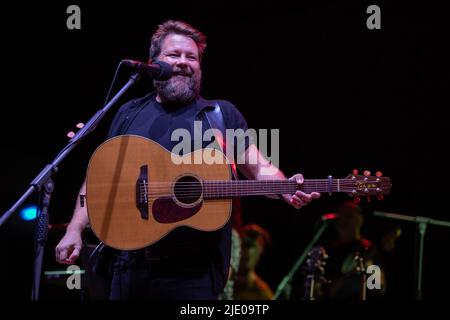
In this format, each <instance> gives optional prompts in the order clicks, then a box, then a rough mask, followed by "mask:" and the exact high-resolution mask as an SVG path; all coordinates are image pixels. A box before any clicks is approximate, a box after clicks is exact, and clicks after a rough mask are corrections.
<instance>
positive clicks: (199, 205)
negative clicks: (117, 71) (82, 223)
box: [86, 135, 231, 250]
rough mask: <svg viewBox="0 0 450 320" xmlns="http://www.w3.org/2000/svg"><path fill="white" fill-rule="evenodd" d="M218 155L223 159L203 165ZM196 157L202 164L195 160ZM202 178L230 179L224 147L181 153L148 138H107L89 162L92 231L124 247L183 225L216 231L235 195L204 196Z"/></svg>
mask: <svg viewBox="0 0 450 320" xmlns="http://www.w3.org/2000/svg"><path fill="white" fill-rule="evenodd" d="M205 150H207V151H208V152H205ZM218 157H219V158H220V157H222V160H223V161H221V162H219V164H218V163H217V161H216V163H214V164H204V163H211V162H213V161H212V160H211V159H217V158H218ZM195 159H197V160H198V159H202V161H203V164H201V165H200V164H194V162H195V161H194V160H195ZM174 160H175V161H174ZM176 163H180V164H176ZM220 163H222V164H220ZM203 180H231V171H230V168H229V166H228V164H227V161H226V158H225V156H224V155H223V154H222V153H221V152H220V151H218V150H214V149H201V150H196V151H194V152H192V153H190V154H187V155H184V156H183V157H180V156H177V155H174V154H172V153H171V152H169V151H168V150H166V149H164V148H163V147H162V146H160V145H159V144H157V143H156V142H154V141H152V140H149V139H146V138H144V137H140V136H133V135H123V136H118V137H114V138H112V139H109V140H108V141H106V142H104V143H103V144H102V145H100V146H99V147H98V148H97V150H96V151H95V153H94V154H93V156H92V157H91V160H90V162H89V167H88V173H87V183H86V188H87V194H86V203H87V209H88V214H89V221H90V224H91V227H92V230H93V232H94V233H95V234H96V236H97V237H98V238H99V239H100V240H101V241H103V242H104V243H105V244H107V245H108V246H110V247H112V248H116V249H120V250H136V249H140V248H144V247H146V246H149V245H151V244H153V243H155V242H156V241H158V240H159V239H161V238H162V237H164V236H165V235H166V234H168V233H169V232H170V231H171V230H173V229H175V228H177V227H179V226H189V227H192V228H195V229H198V230H202V231H214V230H218V229H220V228H221V227H223V226H224V225H225V224H226V222H227V221H228V220H229V218H230V216H231V199H229V198H223V199H204V198H203V196H202V191H201V189H202V186H201V183H202V181H203ZM196 186H197V187H196Z"/></svg>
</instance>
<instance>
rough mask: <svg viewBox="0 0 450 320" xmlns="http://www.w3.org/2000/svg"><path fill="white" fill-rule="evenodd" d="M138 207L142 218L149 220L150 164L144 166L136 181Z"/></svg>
mask: <svg viewBox="0 0 450 320" xmlns="http://www.w3.org/2000/svg"><path fill="white" fill-rule="evenodd" d="M136 207H137V208H138V209H139V212H140V213H141V218H142V219H145V220H148V166H147V165H145V166H142V167H141V170H140V173H139V177H138V179H137V181H136Z"/></svg>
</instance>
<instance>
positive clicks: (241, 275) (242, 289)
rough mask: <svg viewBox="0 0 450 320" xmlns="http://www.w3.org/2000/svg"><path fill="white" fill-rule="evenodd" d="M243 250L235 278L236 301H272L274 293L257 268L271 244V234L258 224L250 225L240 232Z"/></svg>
mask: <svg viewBox="0 0 450 320" xmlns="http://www.w3.org/2000/svg"><path fill="white" fill-rule="evenodd" d="M239 233H240V236H241V242H242V247H241V248H242V250H241V261H240V264H239V271H238V273H237V274H236V277H235V278H234V299H236V300H270V299H271V298H272V296H273V291H272V289H271V288H270V286H269V285H268V284H267V283H266V282H265V281H264V280H263V279H262V278H261V277H260V276H259V275H258V274H257V273H256V271H255V270H256V267H257V266H258V263H259V261H260V259H261V256H262V255H263V253H264V250H265V249H266V247H267V246H268V245H269V244H270V235H269V233H268V232H267V231H266V230H265V229H263V228H261V227H260V226H258V225H256V224H249V225H246V226H244V227H243V228H242V229H241V230H240V232H239Z"/></svg>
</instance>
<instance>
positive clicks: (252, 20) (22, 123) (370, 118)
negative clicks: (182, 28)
mask: <svg viewBox="0 0 450 320" xmlns="http://www.w3.org/2000/svg"><path fill="white" fill-rule="evenodd" d="M70 4H77V5H79V6H80V8H81V30H68V29H67V28H66V19H67V17H68V14H67V13H66V8H67V7H68V6H69V5H70ZM370 4H377V5H379V6H380V8H381V30H369V29H367V27H366V19H367V17H368V16H369V15H368V14H367V13H366V8H367V6H368V5H370ZM2 13H3V16H4V17H5V19H3V20H2V28H1V30H2V50H1V51H2V53H3V54H4V55H6V56H4V58H3V59H2V60H3V61H2V66H1V70H2V73H1V74H2V77H3V82H2V87H3V88H2V91H3V93H2V110H1V114H2V115H1V119H2V125H1V126H0V137H1V147H0V148H1V154H2V156H1V164H2V166H1V168H2V174H1V177H2V183H1V184H0V194H1V196H0V199H1V202H0V211H1V212H4V211H6V210H7V209H8V208H9V207H10V206H11V205H12V204H13V203H14V202H15V201H16V200H17V199H18V197H19V196H20V195H21V194H22V193H23V192H24V191H25V189H26V188H27V185H28V183H29V182H30V181H31V180H32V179H33V178H34V176H35V175H36V174H37V173H38V172H39V171H40V170H41V169H42V168H43V167H44V166H45V165H46V164H47V163H49V162H50V161H51V160H52V159H53V158H54V156H56V154H57V152H58V151H59V150H60V149H61V148H62V147H63V146H64V145H65V144H66V143H67V141H68V139H67V137H66V133H67V132H68V131H70V130H73V129H74V126H75V124H76V123H78V122H83V121H86V120H87V119H88V118H89V117H90V116H91V115H93V114H94V113H95V111H96V110H98V109H99V108H100V107H101V106H102V104H103V100H104V98H105V95H106V93H107V90H108V87H109V84H110V81H111V79H112V77H113V74H114V71H115V68H116V65H117V64H118V63H119V61H120V60H121V59H125V58H128V59H136V60H144V61H145V60H147V58H148V56H147V52H148V45H149V39H150V35H151V34H152V32H153V31H154V30H155V28H156V26H157V24H159V23H161V22H162V21H164V20H166V19H169V18H173V19H181V20H185V21H187V22H189V23H191V24H192V25H193V26H195V27H197V28H199V29H200V30H202V31H204V33H205V34H206V35H207V37H208V39H209V42H208V48H207V49H206V55H205V57H204V61H203V89H202V94H203V96H204V97H206V98H222V99H227V100H230V101H232V102H233V103H234V104H236V105H237V106H238V108H239V109H240V110H241V112H242V113H243V114H244V116H245V117H246V119H247V121H248V123H249V126H250V127H253V128H269V129H270V128H279V129H280V140H281V146H280V159H281V168H282V169H283V170H284V172H285V173H286V174H287V175H292V174H294V173H296V172H302V173H303V174H304V176H305V177H306V178H324V177H326V176H327V175H329V174H331V175H333V176H334V177H343V176H346V175H347V174H348V173H350V172H351V170H352V169H354V168H358V169H360V171H363V170H371V171H372V173H374V172H375V171H377V170H381V171H383V172H384V174H385V175H386V176H389V177H391V180H392V183H393V189H392V193H391V194H390V195H389V196H387V197H386V199H385V200H384V201H382V202H378V201H376V200H375V201H372V202H370V203H367V202H366V201H362V206H363V209H364V214H365V217H366V224H365V228H364V233H365V234H366V236H367V237H369V238H375V237H376V236H377V235H378V234H379V233H380V232H381V230H383V228H386V225H388V224H392V221H390V222H389V223H388V222H387V221H382V219H381V218H375V217H373V216H372V213H373V211H374V210H381V211H387V212H396V213H400V214H406V215H418V216H426V217H431V218H435V219H442V220H450V216H449V210H448V205H447V204H448V188H447V187H446V184H445V183H444V182H445V179H446V176H447V174H448V173H447V168H448V163H449V162H448V156H447V155H445V153H446V149H448V141H447V136H448V135H447V134H446V133H445V132H447V130H446V129H447V128H446V124H447V117H446V116H445V115H444V113H445V111H444V109H445V108H446V106H447V107H448V105H449V103H448V97H447V94H448V85H449V81H448V80H449V76H448V73H445V72H444V64H445V62H446V60H447V59H448V57H449V55H448V51H446V50H447V49H446V47H447V46H446V42H448V34H447V32H446V30H445V27H446V24H447V23H448V22H447V21H446V20H445V18H446V17H447V16H446V12H445V10H444V9H443V8H440V7H438V6H436V5H433V4H430V3H429V2H422V3H417V4H411V3H403V4H400V3H398V2H396V4H393V3H392V2H390V3H384V2H378V1H375V2H366V1H360V2H358V3H357V4H356V3H352V4H350V3H341V2H339V3H337V2H336V3H332V2H324V1H310V2H302V4H297V5H294V4H286V3H285V4H283V3H281V2H279V1H273V2H268V1H246V2H244V1H237V2H230V1H218V2H214V3H204V4H200V3H195V4H194V3H187V2H186V3H181V2H176V3H175V2H163V3H156V2H146V3H144V2H142V1H139V2H138V1H136V2H133V1H120V3H118V4H113V3H110V2H97V1H95V2H94V1H91V2H88V1H74V2H65V1H64V2H61V3H43V2H42V3H41V2H39V3H33V4H31V3H16V4H14V5H13V4H2ZM128 76H129V73H128V70H125V71H124V72H122V73H121V76H120V79H119V82H118V83H117V86H116V89H117V88H119V85H123V84H124V83H125V81H126V80H127V78H128ZM150 83H151V82H150V81H149V79H145V78H144V79H143V80H142V81H141V82H140V83H139V84H138V85H137V86H136V87H135V88H133V89H132V90H131V91H130V92H129V93H128V94H127V96H126V98H124V99H122V102H123V101H125V100H128V99H131V98H133V97H137V96H141V95H143V94H144V93H145V92H146V90H149V89H150V88H151V85H150ZM117 108H118V106H116V107H115V108H114V109H113V110H112V111H111V112H110V114H109V115H108V116H107V118H106V119H105V120H104V121H103V122H102V124H101V125H100V127H99V128H98V129H97V130H96V131H95V133H94V134H92V135H91V136H90V137H89V138H88V139H87V140H85V141H84V142H83V143H82V144H81V145H80V146H78V147H77V148H76V149H75V150H74V152H73V153H72V154H71V155H70V156H69V157H68V158H67V159H66V160H65V161H64V162H63V164H62V165H61V166H60V171H59V172H58V173H57V174H56V175H55V176H54V177H55V183H56V191H55V192H54V194H53V197H52V203H51V207H50V215H51V223H52V224H57V223H65V222H68V220H69V219H70V216H71V214H72V209H73V205H74V201H75V196H76V193H77V191H78V188H79V186H80V184H81V182H82V179H83V176H84V170H85V169H86V166H87V162H88V160H89V157H90V155H91V153H92V152H93V150H94V149H95V147H96V146H97V145H98V144H99V143H100V142H101V141H102V140H103V139H104V137H105V134H106V131H107V129H108V127H109V123H110V121H111V119H112V116H113V114H114V112H115V110H117ZM345 198H346V196H345V195H333V196H331V197H330V196H327V195H324V196H323V198H322V199H321V200H320V201H316V202H314V203H313V204H311V205H309V206H308V207H306V208H305V209H302V210H301V211H296V210H294V209H293V208H290V207H289V206H288V205H286V204H284V203H280V202H278V201H274V200H269V199H265V198H254V199H253V198H251V199H245V200H244V202H243V208H244V220H245V222H255V223H258V224H260V225H261V226H263V227H265V228H266V229H268V230H269V231H270V233H271V234H272V238H273V244H272V246H271V247H270V248H269V250H268V251H267V252H266V254H265V256H264V258H263V260H262V261H261V264H260V266H259V268H258V271H259V273H260V275H261V276H262V277H263V278H264V279H266V280H267V281H268V283H269V284H270V285H271V287H272V288H273V289H275V288H276V287H277V285H278V283H279V282H280V280H281V279H282V277H283V276H284V275H285V274H286V273H287V272H288V270H289V268H290V267H291V266H292V264H293V263H294V261H295V260H296V258H297V257H298V256H299V255H300V254H301V252H302V251H303V249H304V247H305V245H306V243H307V242H308V241H309V240H310V239H311V237H312V235H313V229H314V226H315V224H316V222H317V221H318V219H319V217H320V216H321V215H322V214H324V213H327V212H329V211H330V210H333V209H334V206H335V205H336V204H337V203H339V202H340V201H342V200H343V199H345ZM29 200H30V201H28V203H32V202H33V201H35V198H32V199H29ZM398 225H399V226H400V227H401V228H402V230H403V234H402V237H401V238H400V240H399V242H398V245H397V249H396V253H395V255H394V257H393V259H395V261H396V263H395V264H394V265H395V268H394V269H395V270H392V274H393V275H394V276H393V280H392V281H391V283H390V284H389V285H390V288H389V289H390V290H391V291H390V292H391V294H390V297H391V298H405V299H413V298H414V265H415V264H414V240H415V232H416V229H415V225H414V224H412V223H398ZM33 230H34V229H33V224H32V222H26V221H22V220H21V219H20V218H19V216H18V215H16V216H14V217H13V218H12V219H11V220H10V221H9V222H8V224H7V225H5V226H3V227H2V229H1V230H0V252H1V255H0V256H1V263H0V266H1V267H0V268H1V269H0V270H1V272H0V283H1V284H2V285H1V287H2V290H1V294H2V295H5V296H6V297H9V298H20V299H29V296H30V286H31V272H32V254H33V252H32V247H33ZM60 236H61V234H60V233H57V232H55V233H52V234H50V239H49V242H48V248H47V253H48V255H49V257H47V258H46V261H45V265H44V270H46V271H48V270H57V269H58V268H59V269H63V268H62V267H61V266H57V265H56V263H55V262H54V261H53V258H52V257H51V255H52V254H53V251H54V246H55V244H56V243H57V241H58V237H60ZM449 242H450V230H448V229H445V228H443V227H435V226H430V227H429V228H428V230H427V235H426V245H425V260H424V275H423V281H424V283H423V295H424V298H425V299H439V298H449V296H450V295H449V293H448V287H449V285H450V280H449V279H448V278H449V277H448V275H446V273H445V271H446V267H445V266H446V263H445V260H446V259H445V258H446V257H445V255H446V253H447V252H448V249H447V244H448V243H449ZM44 280H45V281H44V282H43V290H44V292H45V297H47V298H58V299H78V298H79V292H75V291H71V292H69V291H68V290H67V289H65V290H64V289H62V288H61V287H59V285H58V284H54V283H52V282H51V281H50V280H48V281H47V279H44ZM64 281H65V280H64V279H63V280H62V283H64ZM57 282H58V281H55V283H57ZM52 290H54V291H52Z"/></svg>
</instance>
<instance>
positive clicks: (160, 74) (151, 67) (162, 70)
mask: <svg viewBox="0 0 450 320" xmlns="http://www.w3.org/2000/svg"><path fill="white" fill-rule="evenodd" d="M122 63H123V64H124V65H126V66H128V67H131V68H134V69H137V70H138V71H146V72H147V73H149V74H150V75H151V76H152V77H153V78H154V79H155V80H160V81H165V80H169V79H170V77H171V76H172V66H171V65H170V64H168V63H166V62H163V61H159V60H155V61H154V62H153V63H145V62H141V61H135V60H128V59H126V60H122Z"/></svg>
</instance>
